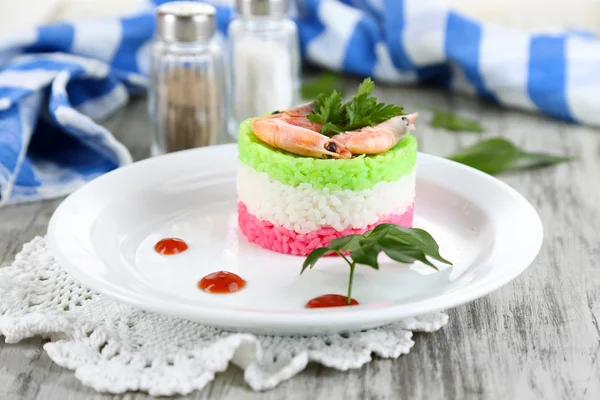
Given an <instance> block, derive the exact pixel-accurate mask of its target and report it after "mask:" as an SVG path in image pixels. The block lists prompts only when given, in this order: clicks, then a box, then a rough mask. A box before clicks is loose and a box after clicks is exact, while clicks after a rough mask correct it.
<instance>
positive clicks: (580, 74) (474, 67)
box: [0, 0, 600, 205]
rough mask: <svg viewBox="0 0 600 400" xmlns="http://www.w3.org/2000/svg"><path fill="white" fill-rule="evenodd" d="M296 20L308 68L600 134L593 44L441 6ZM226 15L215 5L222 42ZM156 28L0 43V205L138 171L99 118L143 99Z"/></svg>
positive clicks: (47, 30)
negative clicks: (444, 93)
mask: <svg viewBox="0 0 600 400" xmlns="http://www.w3.org/2000/svg"><path fill="white" fill-rule="evenodd" d="M162 2H164V1H160V0H157V1H155V3H162ZM209 2H210V1H209ZM221 3H222V2H221ZM150 8H151V7H150ZM292 13H293V17H294V19H295V21H296V22H297V24H298V27H299V32H300V40H301V47H302V55H303V58H304V60H307V61H309V62H311V63H313V64H316V65H319V66H322V67H324V68H327V69H330V70H335V71H343V72H349V73H353V74H357V75H359V76H371V77H373V78H374V79H375V80H376V81H377V80H378V81H380V82H393V83H404V84H411V83H418V82H420V83H430V84H436V85H439V86H440V87H446V88H450V89H453V90H457V91H462V92H467V93H473V94H476V95H479V96H481V97H482V98H485V99H488V100H490V101H493V102H496V103H498V104H501V105H504V106H508V107H516V108H521V109H526V110H532V111H536V112H540V113H543V114H547V115H550V116H554V117H556V118H559V119H562V120H567V121H573V122H576V123H582V124H587V125H592V126H600V96H598V95H597V93H598V92H600V90H599V89H600V42H599V41H598V40H597V39H596V38H595V37H593V36H590V35H586V34H581V33H575V32H553V33H539V34H526V33H522V32H518V31H515V30H513V29H508V28H504V27H500V26H494V25H489V24H482V23H480V22H478V21H475V20H473V19H471V18H467V17H465V16H464V15H461V14H460V13H458V12H455V11H453V10H451V9H449V8H448V7H447V6H445V5H443V4H441V3H439V2H437V1H435V0H344V1H338V0H297V1H295V2H294V5H293V10H292ZM231 15H232V13H231V10H230V9H229V8H228V7H224V6H221V7H218V20H219V29H220V30H221V31H222V32H223V33H225V32H226V28H227V24H228V21H229V20H230V17H231ZM153 26H154V18H153V13H152V10H151V9H147V10H146V11H141V12H140V13H139V14H137V15H133V16H130V17H126V18H114V19H103V20H97V21H84V22H81V23H75V24H70V23H69V24H67V23H61V24H53V25H47V26H42V27H38V28H37V29H32V30H29V31H24V32H20V33H18V34H15V35H14V36H12V37H8V38H2V39H0V205H4V204H9V203H18V202H24V201H34V200H39V199H48V198H54V197H57V196H61V195H65V194H67V193H70V192H71V191H73V190H74V189H76V188H77V187H79V186H81V185H82V184H84V183H85V182H88V181H89V180H91V179H93V178H94V177H96V176H98V175H100V174H103V173H105V172H107V171H110V170H112V169H114V168H117V167H119V166H122V165H124V164H127V163H129V162H131V156H130V154H129V152H128V151H127V149H126V148H124V147H123V146H122V145H121V144H120V143H118V142H117V141H116V140H115V139H114V138H113V136H112V135H111V133H110V132H108V131H107V130H106V129H104V128H102V127H101V126H100V125H98V124H97V123H95V122H94V121H95V120H99V119H102V118H104V117H106V116H108V115H109V114H111V113H112V112H114V111H115V110H117V109H119V108H121V107H122V106H123V105H125V104H126V103H127V101H128V98H129V96H130V95H131V94H133V93H136V92H139V91H142V90H144V88H145V86H146V78H147V73H148V54H149V40H150V38H151V36H152V33H153Z"/></svg>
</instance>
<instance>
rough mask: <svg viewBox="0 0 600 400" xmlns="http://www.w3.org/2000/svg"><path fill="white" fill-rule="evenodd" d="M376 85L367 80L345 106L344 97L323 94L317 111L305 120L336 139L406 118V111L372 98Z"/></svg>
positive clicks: (319, 97)
mask: <svg viewBox="0 0 600 400" xmlns="http://www.w3.org/2000/svg"><path fill="white" fill-rule="evenodd" d="M374 88H375V83H373V81H372V80H371V78H366V79H365V80H364V81H362V83H361V84H360V85H359V86H358V90H357V92H356V94H355V95H354V97H352V98H351V99H350V100H348V101H347V102H345V103H342V95H341V93H340V92H338V91H336V90H334V91H333V92H331V93H329V94H326V93H321V94H320V95H319V96H317V98H316V100H315V102H314V103H315V109H314V111H313V112H312V113H310V114H308V115H307V116H306V117H307V118H308V120H309V121H311V122H317V123H321V124H323V127H322V128H321V133H322V134H324V135H327V136H333V135H335V134H337V133H341V132H345V131H352V130H357V129H361V128H364V127H367V126H375V125H377V124H380V123H382V122H384V121H387V120H388V119H390V118H393V117H396V116H398V115H403V111H404V108H403V107H399V106H396V105H394V104H385V103H380V102H378V101H377V98H376V97H373V96H371V93H372V92H373V89H374Z"/></svg>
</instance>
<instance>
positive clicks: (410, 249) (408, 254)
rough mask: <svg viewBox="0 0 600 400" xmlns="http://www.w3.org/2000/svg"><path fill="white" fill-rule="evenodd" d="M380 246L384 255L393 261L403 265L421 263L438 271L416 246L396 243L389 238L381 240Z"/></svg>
mask: <svg viewBox="0 0 600 400" xmlns="http://www.w3.org/2000/svg"><path fill="white" fill-rule="evenodd" d="M380 244H381V247H382V249H383V251H384V253H385V254H387V256H388V257H389V258H391V259H392V260H394V261H398V262H401V263H405V264H410V263H412V262H414V261H421V262H422V263H423V264H426V265H429V266H430V267H432V268H435V269H438V268H437V267H436V266H435V265H433V264H432V263H431V261H429V260H428V259H427V257H425V252H423V251H422V250H420V249H419V248H418V247H417V246H411V245H408V244H402V243H398V242H397V241H396V240H394V239H391V238H386V239H382V240H381V242H380Z"/></svg>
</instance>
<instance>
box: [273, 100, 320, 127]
mask: <svg viewBox="0 0 600 400" xmlns="http://www.w3.org/2000/svg"><path fill="white" fill-rule="evenodd" d="M314 109H315V103H314V102H311V103H305V104H301V105H299V106H297V107H294V108H290V109H288V110H283V111H275V112H274V113H273V115H277V114H279V115H281V118H284V119H285V120H286V121H287V122H289V123H290V124H292V125H296V126H301V127H302V128H306V129H310V130H311V131H315V132H321V127H323V124H321V123H319V122H311V121H309V120H308V118H306V116H307V115H308V114H310V113H311V112H313V110H314Z"/></svg>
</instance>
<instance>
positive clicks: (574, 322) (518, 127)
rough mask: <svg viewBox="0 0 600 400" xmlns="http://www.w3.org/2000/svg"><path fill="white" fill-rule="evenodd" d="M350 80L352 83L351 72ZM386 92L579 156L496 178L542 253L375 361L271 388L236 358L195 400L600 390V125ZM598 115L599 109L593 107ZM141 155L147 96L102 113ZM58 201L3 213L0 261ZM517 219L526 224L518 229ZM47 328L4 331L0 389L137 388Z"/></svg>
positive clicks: (434, 148)
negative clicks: (396, 352) (91, 381)
mask: <svg viewBox="0 0 600 400" xmlns="http://www.w3.org/2000/svg"><path fill="white" fill-rule="evenodd" d="M347 83H348V84H351V85H352V86H353V87H354V86H355V85H356V81H349V82H347ZM378 94H379V95H380V98H382V99H384V100H385V101H387V102H394V103H397V104H401V105H404V106H405V108H407V109H408V110H409V111H411V110H414V109H415V108H417V109H418V106H422V105H426V106H434V107H441V108H451V109H453V110H454V111H456V112H458V113H460V114H462V115H465V116H468V117H472V118H476V119H478V120H479V121H481V122H482V123H483V125H484V126H485V128H486V129H487V131H488V133H487V135H488V136H492V135H493V136H496V135H497V136H503V137H508V138H510V139H512V140H513V141H515V142H516V143H517V144H518V145H520V146H522V147H525V148H526V149H528V150H535V151H548V152H552V153H556V154H566V155H571V156H577V157H579V160H578V161H576V162H572V163H569V164H562V165H559V166H556V167H550V168H547V169H543V170H536V171H529V172H522V173H519V174H515V175H506V176H502V180H504V181H505V182H507V183H508V184H510V185H512V186H513V187H515V188H516V189H517V190H518V191H519V192H521V193H522V194H523V195H524V196H525V197H526V198H527V199H529V200H530V201H531V202H532V203H533V204H534V206H535V207H536V208H537V210H538V212H539V213H540V215H541V217H542V220H543V222H544V231H545V241H544V246H543V248H542V251H541V253H540V255H539V256H538V258H537V260H536V261H535V262H534V264H533V265H532V266H531V267H530V268H529V269H528V270H527V271H526V272H525V273H524V274H523V275H521V276H520V277H518V278H517V279H516V280H515V281H513V282H512V283H510V284H508V285H506V286H505V287H504V288H502V289H500V290H498V291H496V292H494V293H493V294H491V295H489V296H486V297H484V298H482V299H480V300H477V301H474V302H472V303H470V304H467V305H465V306H462V307H458V308H456V309H453V310H450V311H449V315H450V322H449V324H448V325H447V326H446V327H445V328H443V329H442V330H441V331H439V332H437V333H434V334H422V335H420V334H417V335H415V341H416V344H415V346H414V348H413V350H412V351H411V352H410V354H408V355H405V356H401V357H400V358H399V359H397V360H384V359H376V360H375V361H373V362H371V363H369V364H367V365H365V366H364V367H363V368H361V369H359V370H353V371H349V372H338V371H335V370H331V369H328V368H325V367H323V366H320V365H316V364H315V365H310V366H309V367H308V368H307V369H306V370H305V371H304V372H302V373H300V374H299V375H298V376H296V377H295V378H293V379H291V380H289V381H287V382H284V383H282V384H281V385H279V386H278V387H277V388H275V389H273V390H271V391H267V392H263V393H254V392H252V391H251V390H249V388H248V386H247V385H246V384H245V382H244V380H243V375H242V372H241V371H240V370H239V369H237V368H236V367H230V368H229V370H227V371H226V372H225V373H222V374H219V376H217V378H216V379H215V381H214V382H212V383H211V384H209V385H208V386H207V387H206V388H205V389H204V390H203V391H201V392H195V393H193V394H192V395H191V396H189V398H194V399H217V398H223V399H238V400H240V399H283V398H285V399H286V400H295V399H299V400H300V399H302V400H304V399H312V400H330V399H346V400H350V399H361V400H362V399H438V398H448V399H470V398H477V399H479V398H485V399H599V398H600V361H599V354H600V327H599V326H598V320H600V244H599V240H600V234H599V233H598V230H599V229H600V132H599V131H597V130H594V129H589V128H585V127H580V126H575V125H571V124H567V123H562V122H559V121H556V120H552V119H549V118H546V117H542V116H538V115H532V114H526V113H522V112H519V111H513V110H505V109H501V108H499V107H497V106H493V105H486V104H482V103H481V102H479V101H477V100H476V99H473V98H465V97H461V96H458V95H451V94H448V93H444V92H441V91H438V90H433V89H423V88H421V89H418V88H411V89H408V88H399V87H386V88H380V89H379V92H378ZM599 112H600V111H599ZM428 118H429V115H427V113H423V114H422V118H421V122H420V123H418V124H417V128H418V133H417V136H418V138H419V142H420V150H421V151H423V152H426V153H432V154H436V155H442V156H443V155H448V154H450V153H452V152H454V151H455V150H457V149H459V148H460V147H462V146H466V145H469V144H471V143H473V142H475V141H476V140H477V136H476V135H474V134H456V133H448V132H445V131H440V130H434V129H432V128H430V127H428V125H427V123H426V121H427V119H428ZM105 125H106V126H107V127H108V129H110V130H111V131H112V132H114V133H115V135H116V137H117V138H118V139H119V140H121V141H122V142H123V143H124V144H125V145H126V146H127V147H128V148H129V149H131V152H132V153H133V156H134V158H135V159H137V160H139V159H142V158H144V157H147V156H148V154H149V142H150V126H149V122H148V120H147V119H146V117H145V103H144V99H136V100H134V101H133V102H132V103H131V105H130V106H129V107H128V108H127V109H125V110H123V111H121V112H120V113H119V114H118V115H115V116H113V117H112V118H111V119H110V120H108V121H106V122H105ZM59 203H60V199H58V200H54V201H47V202H40V203H34V204H27V205H20V206H13V207H8V208H5V209H2V210H0V265H6V264H9V263H11V262H12V260H13V258H14V256H15V254H16V253H17V252H18V251H19V250H20V248H21V246H22V244H23V243H25V242H27V241H29V240H31V239H32V238H33V237H34V236H36V235H44V234H45V232H46V226H47V223H48V219H49V218H50V216H51V215H52V212H53V211H54V209H55V208H56V206H57V205H58V204H59ZM515 229H519V227H515ZM42 344H43V341H42V340H41V339H39V338H34V339H29V340H25V341H23V342H22V343H20V344H11V345H9V344H5V343H4V341H3V339H0V399H2V400H8V399H43V400H67V399H83V398H85V399H109V398H118V399H142V398H147V396H145V395H143V394H139V393H134V394H126V395H123V396H114V397H113V396H109V395H100V394H97V393H96V392H94V391H93V390H91V389H89V388H87V387H85V386H83V385H82V384H81V383H79V381H77V380H76V379H75V378H74V377H73V373H72V372H71V371H69V370H66V369H63V368H61V367H59V366H57V365H55V364H54V363H53V362H52V361H51V360H50V359H49V358H48V356H47V355H46V354H45V352H44V351H43V350H42V347H41V346H42Z"/></svg>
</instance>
